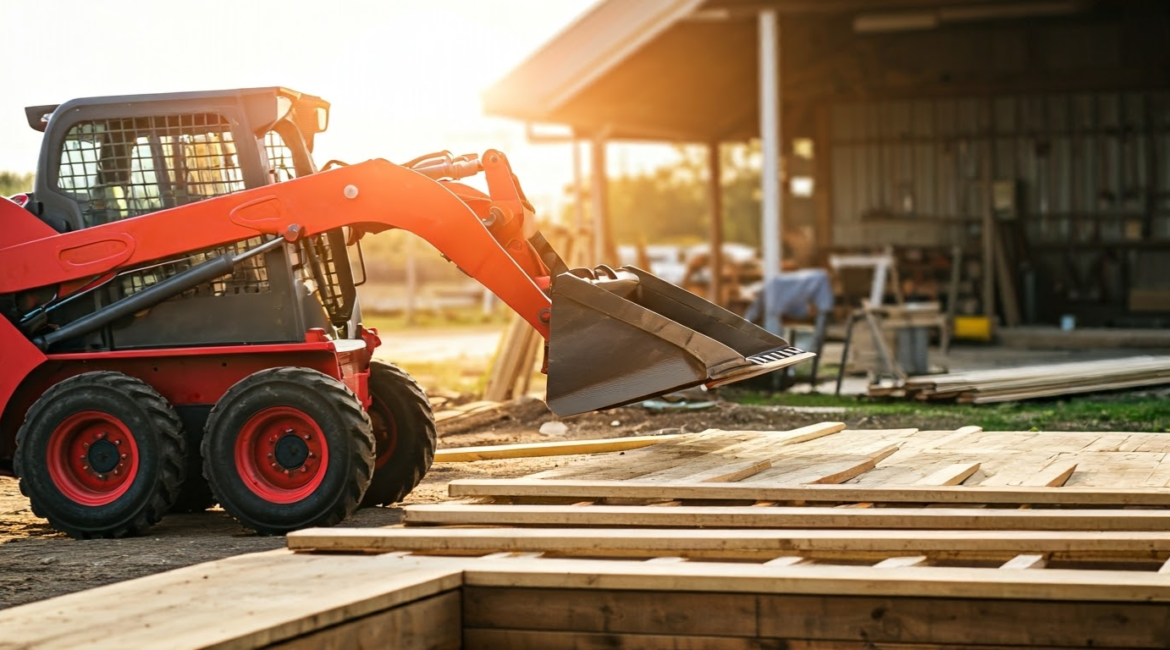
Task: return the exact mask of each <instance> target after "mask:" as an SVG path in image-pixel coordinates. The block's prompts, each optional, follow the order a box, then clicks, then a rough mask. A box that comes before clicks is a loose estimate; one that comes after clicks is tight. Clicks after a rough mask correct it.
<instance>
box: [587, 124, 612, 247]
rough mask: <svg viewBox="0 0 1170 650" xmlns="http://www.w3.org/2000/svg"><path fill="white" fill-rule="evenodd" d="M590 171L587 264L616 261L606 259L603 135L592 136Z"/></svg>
mask: <svg viewBox="0 0 1170 650" xmlns="http://www.w3.org/2000/svg"><path fill="white" fill-rule="evenodd" d="M591 144H592V145H593V146H592V151H591V152H590V156H589V157H590V161H589V163H590V166H591V167H592V170H591V172H590V177H591V178H590V180H591V188H592V202H593V260H592V262H591V263H590V264H589V265H588V266H596V265H598V264H604V263H607V262H608V263H611V264H613V263H616V262H617V260H611V259H607V255H608V253H609V252H610V251H609V249H610V245H609V240H610V234H609V223H608V219H609V210H608V204H609V192H608V188H607V187H606V164H605V135H604V134H602V135H597V136H594V138H593V140H592V141H591Z"/></svg>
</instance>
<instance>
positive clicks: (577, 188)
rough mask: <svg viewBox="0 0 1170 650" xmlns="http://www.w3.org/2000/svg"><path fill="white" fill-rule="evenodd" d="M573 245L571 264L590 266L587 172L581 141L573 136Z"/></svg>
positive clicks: (574, 265)
mask: <svg viewBox="0 0 1170 650" xmlns="http://www.w3.org/2000/svg"><path fill="white" fill-rule="evenodd" d="M572 146H573V206H574V211H575V215H574V219H573V227H572V232H573V246H572V248H571V249H570V254H569V260H568V262H569V266H571V267H578V266H589V256H590V254H591V253H592V249H591V247H590V246H589V240H588V234H587V233H588V232H589V225H588V223H587V222H586V221H585V173H584V171H583V170H582V168H581V141H580V140H578V139H577V138H576V136H574V137H573V142H572Z"/></svg>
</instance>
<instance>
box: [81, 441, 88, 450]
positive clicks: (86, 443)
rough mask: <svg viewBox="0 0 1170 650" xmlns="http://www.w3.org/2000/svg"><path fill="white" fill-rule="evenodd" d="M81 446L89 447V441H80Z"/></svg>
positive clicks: (83, 447)
mask: <svg viewBox="0 0 1170 650" xmlns="http://www.w3.org/2000/svg"><path fill="white" fill-rule="evenodd" d="M81 448H82V449H89V443H88V442H83V443H81Z"/></svg>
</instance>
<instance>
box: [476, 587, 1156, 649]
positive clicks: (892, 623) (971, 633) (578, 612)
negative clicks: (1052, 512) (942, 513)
mask: <svg viewBox="0 0 1170 650" xmlns="http://www.w3.org/2000/svg"><path fill="white" fill-rule="evenodd" d="M789 571H790V572H794V573H795V572H797V571H798V570H796V569H790V570H789ZM868 571H869V572H873V571H874V570H872V569H868ZM903 571H905V570H898V571H886V572H884V573H900V572H903ZM877 572H878V573H883V572H882V571H881V570H877ZM464 612H465V617H466V625H467V626H468V637H467V638H468V641H469V642H470V643H471V644H473V645H474V647H517V648H532V647H541V648H548V647H571V648H594V647H605V648H643V647H645V648H671V649H676V648H717V649H721V648H735V649H740V648H753V649H755V650H760V649H761V648H789V649H802V648H823V649H826V650H827V649H828V648H833V649H836V650H839V649H841V648H854V647H857V648H868V649H872V648H881V649H887V648H891V647H894V648H899V649H903V650H905V649H906V648H923V649H924V650H925V648H939V647H949V646H950V645H951V644H953V645H955V646H958V647H968V648H973V647H979V648H987V647H991V648H994V647H1004V646H1008V647H1035V646H1048V647H1061V648H1081V647H1094V648H1096V647H1113V648H1148V647H1160V646H1161V647H1164V645H1163V644H1166V643H1170V611H1168V608H1166V607H1162V606H1158V605H1150V604H1146V605H1139V606H1136V607H1134V608H1133V609H1129V607H1128V605H1121V604H1110V603H1091V604H1090V603H1085V604H1079V605H1077V606H1076V607H1061V606H1059V605H1054V604H1053V603H1050V602H1021V601H987V600H977V599H967V598H960V597H956V598H953V599H950V598H948V599H930V598H913V597H911V598H889V597H885V598H882V597H873V596H864V595H862V596H856V597H844V598H843V597H834V596H827V595H779V594H778V595H751V594H743V595H738V594H723V595H712V594H704V593H671V592H659V591H627V590H618V589H591V590H578V589H531V588H516V587H506V588H495V587H493V588H487V587H476V586H470V587H467V588H465V590H464ZM534 612H539V613H540V614H539V615H536V616H534V615H533V613H534ZM711 612H718V613H719V615H718V616H712V615H711ZM995 621H1013V622H1015V624H1001V625H996V624H994V622H995ZM1024 621H1030V623H1028V624H1024ZM520 631H524V633H523V634H517V633H518V632H520ZM532 633H537V634H542V633H543V634H544V636H536V637H532V636H526V635H527V634H532ZM558 633H559V634H558ZM581 633H583V636H581V637H578V636H576V635H577V634H581ZM589 635H598V636H601V635H604V637H606V638H608V637H616V638H617V640H616V641H608V640H607V641H605V642H604V643H605V644H604V645H602V644H600V643H599V644H598V645H593V643H594V642H599V639H597V638H596V637H591V636H589ZM643 635H646V636H643ZM659 635H669V636H673V637H674V638H675V639H676V641H675V643H674V644H673V645H671V644H668V643H666V640H665V639H661V638H655V637H657V636H659ZM480 640H484V641H487V642H488V643H489V644H495V643H501V642H505V641H507V642H514V643H516V645H512V646H502V645H485V646H480V645H479V641H480ZM537 640H539V641H542V642H543V643H545V644H547V645H544V646H540V645H532V643H533V642H535V641H537ZM647 640H648V641H649V642H648V643H646V644H643V645H639V644H638V642H639V641H647ZM737 640H738V641H743V640H749V641H750V640H755V644H754V645H747V644H740V643H737ZM789 640H796V641H795V642H794V643H790V641H789ZM688 641H690V642H691V643H690V644H687V642H688ZM810 642H819V643H820V644H822V645H817V646H809V645H802V644H807V643H810ZM862 643H864V644H865V645H857V646H855V645H852V644H862ZM684 644H685V645H684ZM875 644H876V645H875ZM887 644H896V645H893V646H891V645H887ZM901 644H907V645H901ZM917 644H930V645H922V646H920V645H917ZM936 644H937V645H936Z"/></svg>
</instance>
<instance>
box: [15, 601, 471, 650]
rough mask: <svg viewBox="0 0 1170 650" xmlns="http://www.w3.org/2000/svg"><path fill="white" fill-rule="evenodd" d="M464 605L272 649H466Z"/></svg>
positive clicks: (344, 628) (408, 609)
mask: <svg viewBox="0 0 1170 650" xmlns="http://www.w3.org/2000/svg"><path fill="white" fill-rule="evenodd" d="M462 601H463V598H462V595H461V594H460V593H459V592H458V591H449V592H447V593H445V594H441V595H438V596H432V597H430V598H426V599H423V600H420V601H417V602H413V603H409V604H407V605H401V606H399V607H395V608H394V609H390V610H387V611H384V612H380V613H377V614H372V615H370V616H365V617H362V618H358V619H355V620H352V621H349V622H346V623H342V624H340V625H336V626H334V627H330V628H326V629H324V630H320V631H317V632H313V633H311V634H307V635H305V636H301V637H298V638H296V639H291V640H289V641H285V642H283V643H277V644H276V645H272V646H269V647H270V648H273V649H274V650H349V649H350V648H379V647H387V646H388V645H391V644H390V643H388V641H389V640H391V639H392V640H393V642H392V645H393V647H394V648H397V649H399V650H459V648H462V647H463V638H462V637H463V635H462V627H463V626H462V621H461V619H462V609H463V607H462ZM437 621H442V622H443V624H442V625H437V624H436V622H437ZM0 643H2V642H0Z"/></svg>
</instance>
